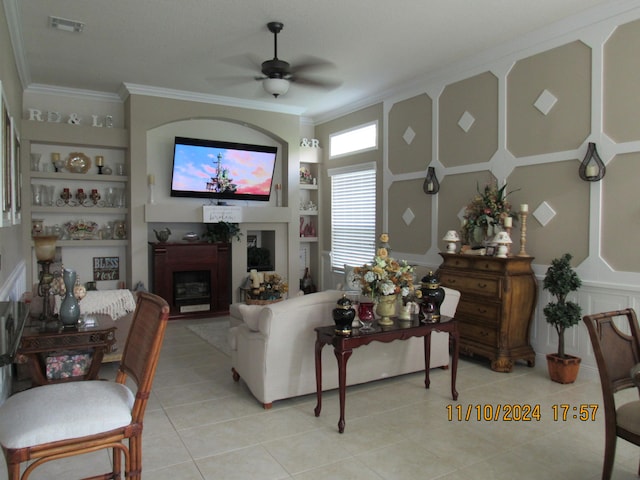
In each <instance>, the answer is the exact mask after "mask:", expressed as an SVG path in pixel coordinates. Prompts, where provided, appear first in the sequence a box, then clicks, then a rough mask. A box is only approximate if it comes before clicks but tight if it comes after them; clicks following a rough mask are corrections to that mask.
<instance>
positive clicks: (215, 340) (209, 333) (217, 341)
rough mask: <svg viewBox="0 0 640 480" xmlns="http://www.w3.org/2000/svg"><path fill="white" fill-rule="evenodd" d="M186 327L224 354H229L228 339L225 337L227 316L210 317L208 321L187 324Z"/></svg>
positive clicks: (227, 325) (227, 327)
mask: <svg viewBox="0 0 640 480" xmlns="http://www.w3.org/2000/svg"><path fill="white" fill-rule="evenodd" d="M187 329H189V330H191V331H192V332H193V333H195V334H196V335H197V336H199V337H200V338H202V339H203V340H204V341H205V342H207V343H208V344H209V345H211V346H213V347H214V348H216V349H218V350H220V351H221V352H222V353H224V354H225V355H227V356H231V350H230V349H229V340H228V339H227V335H228V333H229V319H228V318H225V317H222V318H216V319H212V320H211V321H210V322H206V323H197V324H195V325H189V326H188V327H187Z"/></svg>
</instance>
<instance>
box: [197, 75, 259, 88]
mask: <svg viewBox="0 0 640 480" xmlns="http://www.w3.org/2000/svg"><path fill="white" fill-rule="evenodd" d="M205 80H206V81H207V82H209V83H210V84H211V85H215V86H216V87H221V88H226V87H233V86H235V85H242V84H243V83H248V82H252V81H253V80H254V79H253V78H252V77H251V76H249V75H232V76H224V77H207V78H206V79H205Z"/></svg>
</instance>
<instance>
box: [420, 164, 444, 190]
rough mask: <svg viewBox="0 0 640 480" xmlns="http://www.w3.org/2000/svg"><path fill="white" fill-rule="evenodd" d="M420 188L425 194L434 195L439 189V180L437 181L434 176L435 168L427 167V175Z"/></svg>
mask: <svg viewBox="0 0 640 480" xmlns="http://www.w3.org/2000/svg"><path fill="white" fill-rule="evenodd" d="M422 189H423V190H424V193H426V194H427V195H435V194H436V193H438V192H439V191H440V182H438V177H436V169H435V168H433V167H429V168H427V177H426V178H425V179H424V184H423V185H422Z"/></svg>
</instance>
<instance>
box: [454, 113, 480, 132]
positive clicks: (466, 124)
mask: <svg viewBox="0 0 640 480" xmlns="http://www.w3.org/2000/svg"><path fill="white" fill-rule="evenodd" d="M475 121H476V119H475V117H474V116H473V115H471V114H470V113H469V112H467V111H466V110H465V112H464V113H463V114H462V116H461V117H460V120H458V126H459V127H460V128H461V129H462V130H464V132H465V133H468V132H469V130H471V127H472V126H473V124H474V123H475Z"/></svg>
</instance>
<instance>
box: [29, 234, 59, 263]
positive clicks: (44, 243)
mask: <svg viewBox="0 0 640 480" xmlns="http://www.w3.org/2000/svg"><path fill="white" fill-rule="evenodd" d="M57 239H58V237H57V236H55V235H42V236H36V237H33V243H34V245H35V250H36V259H37V260H38V261H39V262H50V261H52V260H53V259H54V258H55V256H56V240H57Z"/></svg>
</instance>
